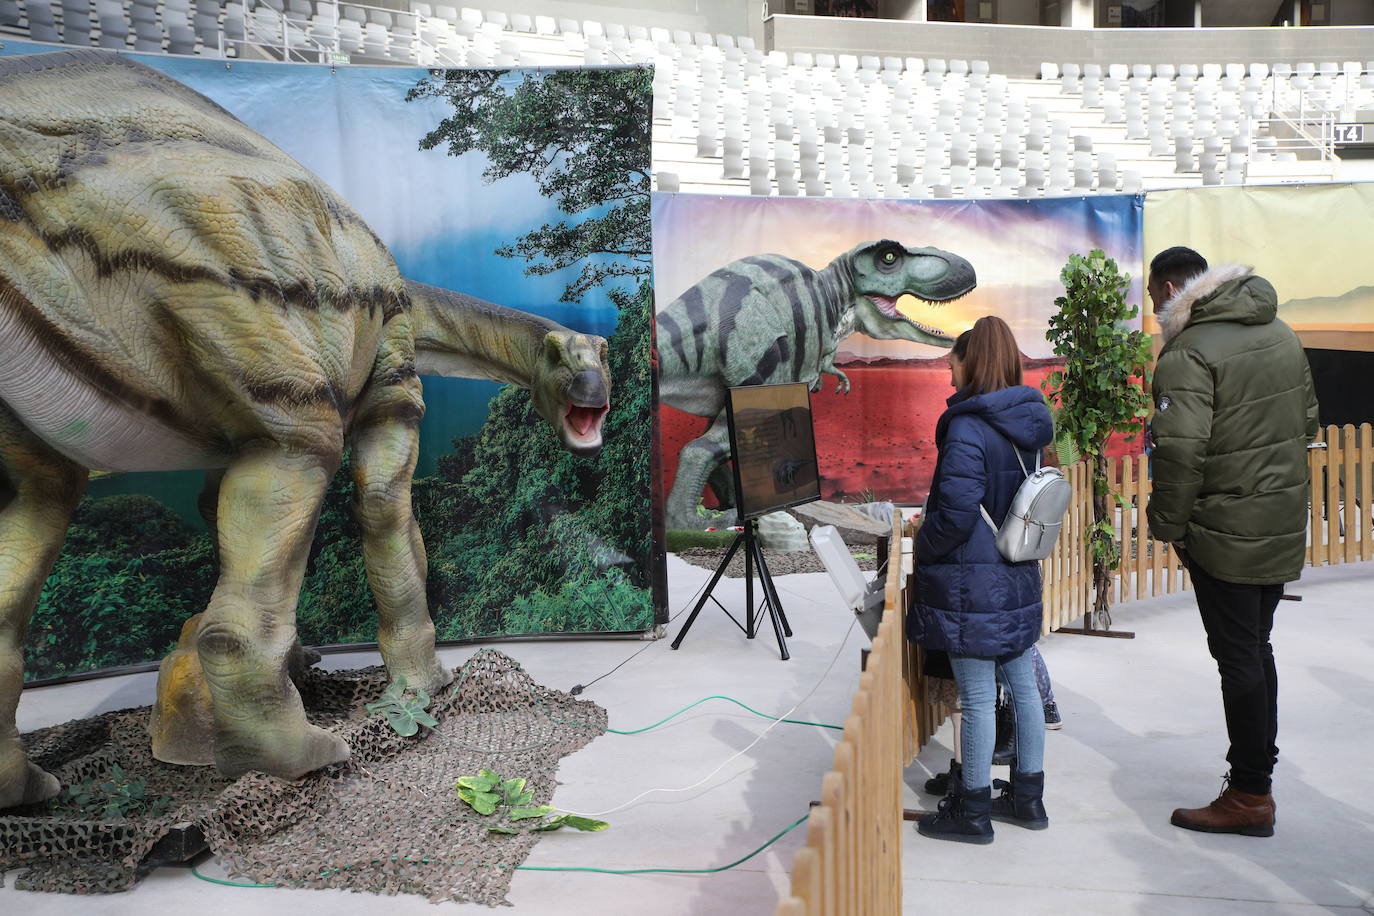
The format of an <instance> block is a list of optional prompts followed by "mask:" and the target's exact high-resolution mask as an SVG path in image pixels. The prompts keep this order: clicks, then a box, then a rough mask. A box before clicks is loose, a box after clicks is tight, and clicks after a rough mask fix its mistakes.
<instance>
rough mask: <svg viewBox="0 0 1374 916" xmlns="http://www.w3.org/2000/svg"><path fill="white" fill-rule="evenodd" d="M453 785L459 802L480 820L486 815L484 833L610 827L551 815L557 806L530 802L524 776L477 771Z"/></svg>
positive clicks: (571, 816) (531, 792)
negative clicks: (508, 776)
mask: <svg viewBox="0 0 1374 916" xmlns="http://www.w3.org/2000/svg"><path fill="white" fill-rule="evenodd" d="M454 788H455V789H456V790H457V792H458V798H459V800H460V801H461V802H463V803H464V804H466V805H467V806H468V807H470V808H471V809H472V810H473V811H474V812H476V813H477V814H479V815H481V816H482V817H483V818H484V819H485V818H490V822H487V823H486V824H485V825H486V828H487V832H488V833H493V834H501V835H505V836H519V835H521V834H525V833H544V832H547V831H550V830H558V829H559V828H560V827H571V828H572V829H574V830H585V831H589V832H595V831H598V830H605V829H606V828H607V827H609V826H610V824H608V823H606V822H605V821H598V820H594V819H592V818H589V817H581V816H579V815H576V814H566V813H565V814H554V812H555V811H556V810H557V809H556V808H554V807H553V806H552V805H532V804H530V803H531V802H532V801H534V790H533V789H527V788H525V779H524V777H519V776H517V777H512V778H510V779H502V778H501V777H500V776H499V775H497V774H496V773H494V772H492V771H491V770H481V771H479V772H478V774H477V775H476V776H462V777H459V779H458V782H457V783H456V784H455V785H454ZM474 820H476V819H475V818H474Z"/></svg>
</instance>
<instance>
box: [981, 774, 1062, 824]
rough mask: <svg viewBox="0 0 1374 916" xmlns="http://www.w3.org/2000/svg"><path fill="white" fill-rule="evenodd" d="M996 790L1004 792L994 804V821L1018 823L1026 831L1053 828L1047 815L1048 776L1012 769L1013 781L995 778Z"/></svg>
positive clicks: (994, 785)
mask: <svg viewBox="0 0 1374 916" xmlns="http://www.w3.org/2000/svg"><path fill="white" fill-rule="evenodd" d="M992 785H993V787H994V788H998V789H1001V790H1002V794H1001V795H999V796H997V798H995V799H994V800H993V802H992V815H991V816H992V819H993V820H995V821H1005V822H1006V823H1008V824H1019V825H1020V826H1022V827H1025V828H1026V829H1027V830H1044V829H1045V828H1046V827H1048V826H1049V825H1050V816H1049V815H1048V814H1046V813H1045V773H1044V771H1043V770H1042V771H1041V772H1039V773H1018V772H1016V768H1015V767H1013V768H1012V773H1011V782H1007V781H1006V780H1005V779H995V780H993V782H992Z"/></svg>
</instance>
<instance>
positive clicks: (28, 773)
mask: <svg viewBox="0 0 1374 916" xmlns="http://www.w3.org/2000/svg"><path fill="white" fill-rule="evenodd" d="M61 791H62V783H60V782H58V781H57V777H56V776H53V775H52V774H51V773H46V772H44V771H43V770H40V769H39V768H38V767H36V766H34V765H33V764H32V763H29V761H28V760H26V759H25V758H24V752H23V750H21V749H20V747H19V742H18V741H13V742H6V743H4V744H0V811H3V810H4V809H6V808H15V807H18V806H20V805H32V804H37V803H38V802H42V801H47V800H48V799H50V798H54V797H56V796H57V793H59V792H61Z"/></svg>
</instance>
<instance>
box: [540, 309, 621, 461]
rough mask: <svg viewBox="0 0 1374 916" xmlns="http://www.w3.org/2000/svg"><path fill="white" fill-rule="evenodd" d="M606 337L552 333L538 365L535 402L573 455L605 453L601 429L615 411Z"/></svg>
mask: <svg viewBox="0 0 1374 916" xmlns="http://www.w3.org/2000/svg"><path fill="white" fill-rule="evenodd" d="M606 351H607V348H606V338H604V337H597V336H595V335H594V334H577V333H574V332H572V331H549V332H548V333H547V334H545V335H544V346H543V347H542V349H541V352H540V354H539V358H538V360H537V361H536V364H535V366H534V371H533V373H532V379H531V384H530V399H531V400H532V401H533V402H534V409H535V411H536V412H537V413H538V414H539V416H541V417H543V418H544V419H545V420H547V421H548V422H549V424H550V425H552V426H553V428H554V431H555V432H556V433H557V434H558V438H559V441H561V442H562V443H563V447H564V448H566V449H567V450H568V451H570V452H572V453H573V454H574V455H584V456H591V455H595V454H596V453H597V452H599V451H601V424H602V423H604V422H605V420H606V414H607V412H608V411H609V410H610V409H611V376H610V373H609V372H608V371H607V369H606Z"/></svg>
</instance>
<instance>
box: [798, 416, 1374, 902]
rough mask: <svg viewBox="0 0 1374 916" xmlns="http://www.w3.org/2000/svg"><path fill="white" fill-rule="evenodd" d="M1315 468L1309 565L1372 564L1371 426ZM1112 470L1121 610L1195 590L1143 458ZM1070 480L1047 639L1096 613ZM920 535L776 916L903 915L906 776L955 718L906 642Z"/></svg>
mask: <svg viewBox="0 0 1374 916" xmlns="http://www.w3.org/2000/svg"><path fill="white" fill-rule="evenodd" d="M1308 461H1309V467H1310V469H1311V474H1312V487H1311V522H1310V527H1309V534H1308V541H1309V543H1308V551H1307V560H1308V563H1309V564H1311V565H1313V566H1324V565H1330V564H1334V563H1351V562H1356V561H1359V560H1370V559H1374V524H1371V521H1372V517H1371V514H1370V513H1371V507H1374V434H1371V428H1370V424H1368V423H1366V424H1364V425H1362V426H1360V427H1358V428H1356V427H1353V426H1344V427H1336V426H1329V427H1327V428H1326V429H1325V430H1324V431H1323V434H1322V437H1321V440H1320V444H1319V446H1318V447H1316V448H1312V449H1309V451H1308ZM1108 469H1109V476H1110V479H1111V488H1112V490H1113V492H1115V493H1118V494H1120V495H1121V496H1122V497H1123V499H1124V500H1125V506H1124V507H1123V508H1121V509H1118V510H1117V511H1116V518H1115V525H1116V533H1117V536H1118V538H1119V539H1120V543H1121V545H1122V549H1121V557H1122V558H1121V563H1120V565H1119V566H1118V568H1117V569H1116V570H1115V574H1114V578H1113V593H1112V602H1113V604H1114V605H1118V604H1124V603H1128V602H1131V601H1136V600H1140V599H1143V598H1150V597H1155V596H1159V595H1166V594H1170V593H1173V592H1177V591H1180V590H1182V589H1186V588H1188V587H1189V583H1188V575H1187V572H1186V570H1184V569H1183V567H1182V565H1181V563H1180V562H1179V560H1178V558H1177V556H1176V555H1175V554H1174V552H1173V551H1172V550H1171V549H1170V548H1169V546H1168V545H1167V544H1162V543H1160V542H1158V541H1154V540H1152V539H1151V538H1150V537H1149V532H1148V525H1147V524H1146V523H1145V517H1146V516H1145V512H1146V509H1147V508H1148V506H1149V502H1150V483H1149V468H1148V464H1147V459H1146V457H1145V456H1143V455H1140V456H1129V457H1125V458H1120V459H1115V460H1113V461H1112V462H1110V463H1109V465H1108ZM1066 475H1067V477H1068V479H1069V482H1070V483H1071V484H1072V485H1073V488H1074V499H1073V502H1072V504H1071V505H1070V507H1069V513H1068V516H1067V518H1066V520H1065V529H1064V533H1063V534H1062V535H1061V537H1060V539H1059V542H1058V544H1057V545H1056V547H1055V552H1054V553H1053V554H1052V555H1051V556H1050V557H1049V558H1048V559H1046V560H1045V561H1044V564H1043V566H1042V570H1043V573H1044V577H1043V578H1044V604H1045V616H1044V630H1045V632H1050V631H1052V630H1057V629H1059V628H1061V627H1063V626H1066V625H1067V624H1069V623H1070V622H1071V621H1074V620H1076V619H1077V618H1080V617H1082V616H1083V615H1084V613H1085V612H1086V611H1088V610H1090V609H1091V607H1092V597H1093V596H1092V562H1091V560H1090V558H1089V555H1088V551H1087V548H1086V547H1085V546H1084V544H1083V533H1084V531H1085V530H1086V528H1087V526H1088V525H1090V524H1091V523H1092V497H1091V490H1090V488H1089V486H1088V471H1087V466H1086V464H1084V463H1081V462H1080V463H1079V464H1075V465H1073V466H1072V467H1070V468H1068V469H1067V472H1066ZM915 531H916V529H915V527H914V526H912V525H910V524H908V525H906V526H905V527H903V526H902V524H901V522H900V520H897V521H896V522H895V523H894V528H893V537H892V539H891V542H890V543H891V552H890V556H889V560H888V564H887V594H886V600H885V602H884V612H883V621H882V624H881V625H880V626H879V628H878V635H877V637H876V638H875V639H874V640H873V648H872V650H871V652H870V654H869V656H868V663H867V667H866V670H865V671H864V673H863V674H862V675H861V676H860V678H859V689H858V690H857V692H856V693H855V694H854V700H853V706H852V711H851V713H850V715H849V717H848V718H847V719H846V720H845V724H844V732H843V733H842V735H841V738H840V741H839V744H837V745H836V747H835V757H834V768H833V769H832V770H831V771H830V772H828V773H826V774H825V776H824V778H823V779H822V780H821V803H820V805H819V806H817V807H815V808H813V809H812V812H811V816H810V818H809V821H808V824H807V838H806V845H805V846H804V847H803V848H802V849H800V850H798V852H797V856H796V859H795V861H794V864H793V867H792V884H791V891H790V894H789V895H788V896H786V897H785V898H783V899H782V900H781V901H780V902H779V904H778V907H777V913H778V916H870V914H871V916H887V914H893V916H895V914H897V913H900V912H901V908H902V896H901V890H902V881H901V867H902V861H901V841H902V836H903V831H902V810H901V798H902V785H901V778H902V770H903V768H904V767H905V766H906V764H908V763H910V762H911V760H912V759H914V758H915V756H916V755H917V754H918V753H919V752H920V750H921V748H922V746H923V745H924V744H925V742H926V741H927V740H929V738H930V736H931V735H933V734H934V733H935V731H936V730H937V729H938V728H939V727H940V725H941V724H942V723H943V722H944V720H945V719H946V718H947V717H948V716H949V714H950V712H951V710H950V709H949V708H948V707H947V706H946V705H945V704H943V703H941V702H940V701H939V699H938V698H937V697H935V696H934V695H933V693H932V691H931V689H930V684H929V679H928V678H926V677H925V675H924V654H923V652H922V651H921V649H920V648H919V647H917V646H913V645H912V644H910V643H909V642H907V640H906V635H905V632H904V627H905V617H906V614H905V609H906V606H907V596H908V590H909V588H910V586H911V578H910V575H909V573H904V571H903V566H904V563H903V556H904V555H903V543H904V539H903V537H902V536H903V535H905V536H906V539H905V542H906V543H907V544H910V542H911V538H912V537H913V536H914V535H915ZM908 565H909V564H908Z"/></svg>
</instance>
